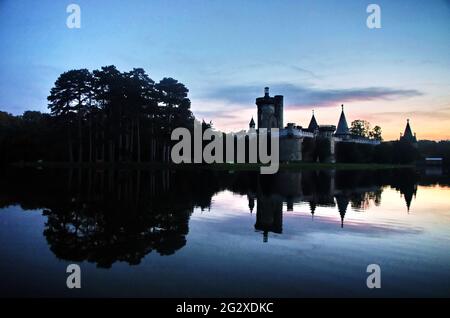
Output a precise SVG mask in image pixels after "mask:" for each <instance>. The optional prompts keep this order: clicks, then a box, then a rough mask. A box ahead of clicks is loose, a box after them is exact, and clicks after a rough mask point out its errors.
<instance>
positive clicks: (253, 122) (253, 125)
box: [248, 117, 255, 129]
mask: <svg viewBox="0 0 450 318" xmlns="http://www.w3.org/2000/svg"><path fill="white" fill-rule="evenodd" d="M248 126H249V127H250V129H252V128H255V121H254V120H253V117H252V120H250V123H249V124H248Z"/></svg>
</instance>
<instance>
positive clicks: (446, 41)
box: [0, 0, 450, 139]
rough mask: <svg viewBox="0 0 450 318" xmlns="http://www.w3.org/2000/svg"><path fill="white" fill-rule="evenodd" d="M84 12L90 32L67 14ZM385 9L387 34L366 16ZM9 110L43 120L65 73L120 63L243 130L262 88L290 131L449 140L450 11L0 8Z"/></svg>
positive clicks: (302, 5) (195, 4)
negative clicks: (166, 83)
mask: <svg viewBox="0 0 450 318" xmlns="http://www.w3.org/2000/svg"><path fill="white" fill-rule="evenodd" d="M70 3H76V4H78V5H80V7H81V29H68V28H67V27H66V18H67V16H68V13H66V7H67V5H68V4H70ZM370 3H376V4H378V5H380V7H381V21H382V28H381V29H369V28H367V26H366V19H367V16H368V13H366V7H367V5H368V4H370ZM0 39H1V43H2V44H1V49H0V70H1V72H0V110H4V111H8V112H11V113H14V114H20V113H22V112H23V111H24V110H26V109H34V110H41V111H45V110H46V104H47V102H46V96H47V95H48V92H49V90H50V88H51V87H52V85H53V83H54V81H55V80H56V78H57V77H58V75H59V74H60V73H61V72H63V71H65V70H68V69H75V68H89V69H96V68H99V67H101V66H104V65H110V64H114V65H116V66H117V67H118V68H119V69H121V70H122V71H126V70H129V69H131V68H133V67H143V68H144V69H146V70H147V72H148V73H149V75H150V76H151V77H152V78H153V79H154V80H159V79H161V78H162V77H164V76H172V77H174V78H176V79H178V80H179V81H181V82H183V83H185V84H186V86H187V87H188V88H189V89H190V98H191V100H192V109H193V111H194V114H195V115H196V116H197V117H199V118H200V119H201V118H204V119H205V120H213V123H215V126H216V127H217V128H219V129H223V130H237V129H241V128H246V125H247V123H248V121H249V120H250V117H251V116H252V115H253V116H254V115H255V114H256V107H255V104H254V99H255V98H256V97H257V96H259V95H261V94H262V91H263V87H264V86H270V87H271V93H272V94H284V95H285V108H286V114H285V118H287V119H286V121H292V122H296V123H298V124H300V125H307V124H308V121H309V117H310V114H311V110H312V109H315V113H316V117H317V118H318V121H319V124H336V123H335V122H337V119H338V116H339V109H340V108H339V105H340V104H342V103H344V104H345V105H346V112H347V117H349V120H351V119H356V118H364V119H368V120H369V121H370V122H371V123H373V124H379V125H380V126H381V127H382V128H383V131H384V133H385V136H387V137H388V139H389V138H395V137H397V136H398V133H399V132H400V131H401V130H402V128H403V126H404V123H405V121H406V118H411V123H412V126H413V130H415V131H416V132H417V133H418V135H419V137H422V138H430V139H441V138H450V128H449V127H450V72H449V70H450V54H449V53H450V1H444V0H431V1H412V0H409V1H407V0H395V1H392V0H391V1H378V0H372V1H359V0H352V1H326V0H315V1H301V0H297V1H284V0H273V1H272V0H259V1H257V0H227V1H225V0H222V1H218V0H189V1H188V0H171V1H156V0H154V1H152V0H148V1H137V0H130V1H111V0H110V1H104V0H103V1H102V0H100V1H99V0H96V1H93V0H91V1H87V0H85V1H80V0H78V1H77V0H72V1H55V0H53V1H50V0H49V1H45V0H35V1H21V0H0Z"/></svg>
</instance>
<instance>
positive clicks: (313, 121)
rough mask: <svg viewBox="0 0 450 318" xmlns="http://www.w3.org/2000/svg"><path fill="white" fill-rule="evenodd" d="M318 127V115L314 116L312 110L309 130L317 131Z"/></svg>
mask: <svg viewBox="0 0 450 318" xmlns="http://www.w3.org/2000/svg"><path fill="white" fill-rule="evenodd" d="M317 129H319V125H318V124H317V121H316V117H315V116H314V110H313V112H312V117H311V121H310V122H309V125H308V131H310V132H315V131H316V130H317Z"/></svg>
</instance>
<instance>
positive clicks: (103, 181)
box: [0, 170, 450, 297]
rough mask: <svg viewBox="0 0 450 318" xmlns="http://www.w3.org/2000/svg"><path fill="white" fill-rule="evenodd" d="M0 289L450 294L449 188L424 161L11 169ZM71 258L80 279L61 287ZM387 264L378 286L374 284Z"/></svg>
mask: <svg viewBox="0 0 450 318" xmlns="http://www.w3.org/2000/svg"><path fill="white" fill-rule="evenodd" d="M1 180H2V181H0V255H1V258H0V294H1V295H2V296H119V297H123V296H125V297H126V296H151V297H197V296H198V297H205V296H207V297H220V296H251V297H314V296H363V297H381V296H388V297H406V296H439V297H449V296H450V271H449V269H450V187H449V186H448V184H449V178H448V177H446V176H445V174H444V175H442V174H439V175H437V176H434V175H433V176H430V175H427V174H425V173H418V172H416V171H409V170H408V171H403V170H397V171H372V172H370V171H365V172H355V171H347V172H345V171H305V172H282V173H279V174H278V175H276V176H259V175H258V174H257V173H252V172H247V173H222V172H207V171H202V172H168V171H157V172H149V171H77V170H73V171H66V170H56V171H43V170H17V171H9V172H4V173H3V175H2V178H1ZM71 263H77V264H79V265H80V266H81V270H82V288H81V289H79V290H69V289H68V288H67V287H66V277H67V274H66V267H67V265H68V264H71ZM369 264H379V265H380V266H381V285H382V286H381V289H378V290H370V289H368V288H367V287H366V278H367V276H368V273H366V268H367V265H369Z"/></svg>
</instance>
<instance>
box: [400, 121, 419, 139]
mask: <svg viewBox="0 0 450 318" xmlns="http://www.w3.org/2000/svg"><path fill="white" fill-rule="evenodd" d="M400 140H403V141H407V142H412V143H414V142H417V139H416V135H415V134H413V133H412V129H411V126H410V125H409V119H407V120H406V127H405V132H404V133H403V136H401V135H400Z"/></svg>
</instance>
